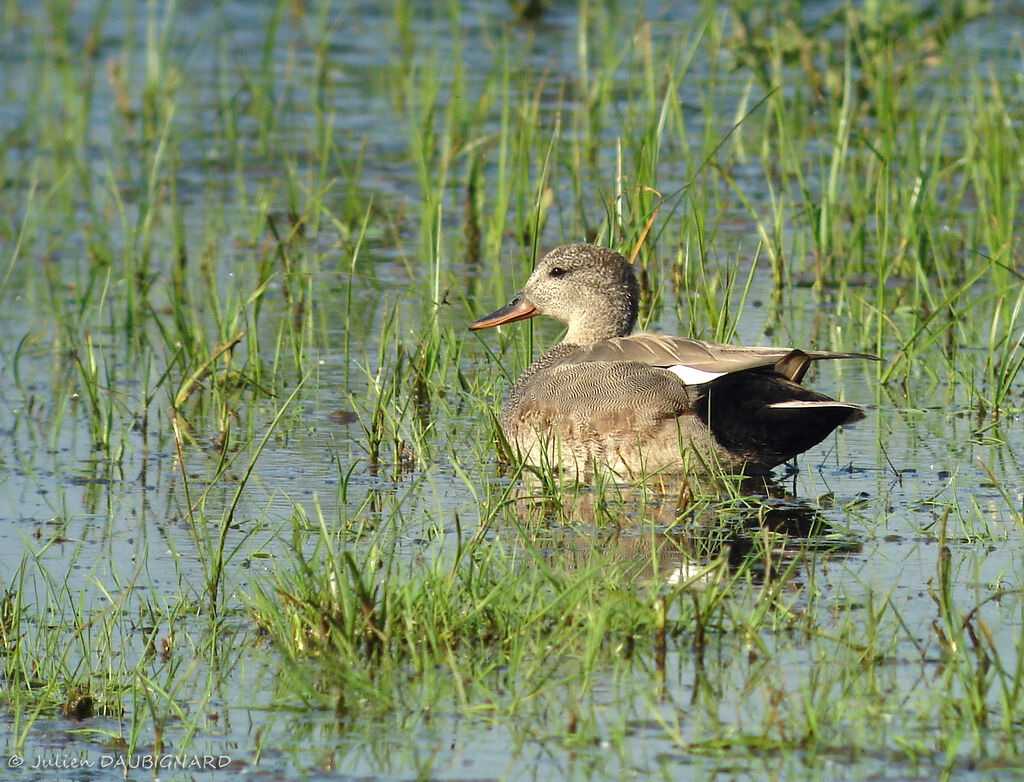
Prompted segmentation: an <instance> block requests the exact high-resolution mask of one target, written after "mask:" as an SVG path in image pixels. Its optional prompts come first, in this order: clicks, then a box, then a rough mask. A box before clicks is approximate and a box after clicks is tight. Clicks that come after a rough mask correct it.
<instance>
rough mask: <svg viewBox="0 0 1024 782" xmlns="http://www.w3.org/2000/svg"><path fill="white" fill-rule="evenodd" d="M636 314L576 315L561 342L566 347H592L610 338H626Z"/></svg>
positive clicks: (599, 312) (597, 313) (596, 312)
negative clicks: (610, 315)
mask: <svg viewBox="0 0 1024 782" xmlns="http://www.w3.org/2000/svg"><path fill="white" fill-rule="evenodd" d="M635 321H636V314H635V313H631V312H628V311H627V312H622V313H614V314H613V316H612V317H609V313H608V312H601V311H595V312H588V313H583V314H581V315H578V316H577V317H575V318H573V319H572V322H570V323H569V330H568V331H567V332H565V336H564V337H563V338H562V342H563V343H564V344H567V345H593V344H594V343H595V342H601V341H602V340H605V339H611V338H612V337H626V336H629V334H631V333H632V331H633V324H634V322H635Z"/></svg>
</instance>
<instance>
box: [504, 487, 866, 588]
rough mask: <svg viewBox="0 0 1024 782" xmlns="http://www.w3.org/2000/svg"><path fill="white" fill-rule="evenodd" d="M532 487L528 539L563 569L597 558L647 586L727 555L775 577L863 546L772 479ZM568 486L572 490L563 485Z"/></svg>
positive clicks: (525, 525) (522, 513) (523, 514)
mask: <svg viewBox="0 0 1024 782" xmlns="http://www.w3.org/2000/svg"><path fill="white" fill-rule="evenodd" d="M551 488H552V487H551V486H542V485H541V484H539V483H533V484H532V485H531V484H530V483H528V482H526V483H524V485H523V486H522V488H521V490H520V492H519V494H518V496H517V497H516V499H515V509H516V517H517V519H518V522H519V524H520V525H521V528H522V531H523V533H524V534H527V535H529V536H530V537H531V538H532V541H533V543H534V545H537V546H538V547H539V548H540V549H541V551H542V552H543V553H544V554H545V556H546V557H547V558H548V559H549V561H551V562H552V564H556V563H558V562H560V563H561V564H562V566H568V567H570V568H574V569H575V568H579V567H585V566H590V565H593V564H596V561H597V560H596V558H601V560H602V561H605V562H608V563H609V564H616V565H623V566H626V567H627V570H628V571H629V572H630V573H631V574H632V575H633V577H634V578H635V580H637V581H638V582H650V581H652V580H654V581H664V582H667V583H677V582H679V581H681V580H685V579H686V578H687V577H688V574H691V573H696V572H699V571H700V570H701V569H702V568H703V567H704V566H705V565H706V564H707V563H709V562H712V561H714V560H717V559H719V558H724V559H725V561H726V563H727V565H728V567H729V569H731V570H736V569H738V568H740V567H741V566H748V567H749V568H750V571H751V573H752V574H753V576H754V578H755V579H757V580H762V579H770V578H771V577H772V575H773V574H776V573H779V572H781V571H782V570H784V569H785V568H786V567H787V566H788V565H789V564H790V563H792V562H793V561H794V560H795V559H796V558H798V557H807V556H808V555H813V556H829V557H835V556H843V555H849V554H854V553H857V552H859V551H860V549H861V544H860V541H859V540H858V539H857V538H855V537H854V536H853V535H852V534H851V533H850V532H849V531H848V530H845V529H842V528H840V527H837V526H836V525H835V524H833V523H830V522H829V521H828V520H827V519H826V518H825V517H824V515H823V514H822V512H821V508H820V507H819V506H818V504H817V503H814V502H811V501H808V500H806V499H801V498H797V497H794V496H793V495H792V494H790V493H789V492H788V491H787V490H786V489H785V487H783V485H782V484H781V483H779V482H778V481H775V480H774V479H772V478H771V477H770V476H769V477H758V478H746V479H743V480H742V481H738V482H731V483H730V484H729V485H728V486H726V487H724V490H723V487H721V486H717V485H714V484H709V483H707V482H702V483H701V484H700V485H695V484H694V482H693V481H689V482H686V483H676V484H674V485H664V484H662V485H660V486H658V487H657V488H655V489H652V488H651V487H645V486H633V485H630V486H621V485H609V486H605V487H603V488H598V489H594V488H590V487H584V488H581V487H571V488H569V489H568V490H567V491H558V492H552V491H551ZM562 488H564V487H562Z"/></svg>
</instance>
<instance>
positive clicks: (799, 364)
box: [562, 334, 877, 385]
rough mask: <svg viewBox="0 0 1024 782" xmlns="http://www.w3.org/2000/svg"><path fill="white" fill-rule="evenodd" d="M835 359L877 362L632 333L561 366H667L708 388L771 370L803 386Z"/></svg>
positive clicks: (816, 352) (578, 350) (571, 357)
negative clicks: (810, 371) (811, 372)
mask: <svg viewBox="0 0 1024 782" xmlns="http://www.w3.org/2000/svg"><path fill="white" fill-rule="evenodd" d="M833 358H863V359H872V360H877V357H876V356H872V355H869V354H867V353H835V352H830V351H823V350H799V349H796V348H785V347H745V346H742V345H724V344H721V343H717V342H705V341H703V340H699V339H685V338H683V337H666V336H662V335H659V334H633V335H632V336H629V337H615V338H612V339H606V340H602V341H601V342H597V343H595V344H593V345H588V346H586V347H578V348H576V349H575V350H574V351H573V352H572V353H571V354H570V355H568V356H566V358H565V361H564V362H562V363H567V364H568V363H582V362H591V361H612V362H616V361H636V362H640V363H643V364H650V365H652V366H657V367H663V368H665V369H668V370H669V371H670V372H672V373H673V374H675V375H677V376H678V377H679V378H680V379H681V380H682V381H683V382H684V383H686V384H687V385H696V384H699V383H708V382H710V381H712V380H714V379H715V378H718V377H722V376H723V375H728V374H732V373H733V372H743V371H747V370H751V369H761V368H772V369H773V370H774V371H775V372H777V373H778V374H780V375H782V376H783V377H785V378H787V379H789V380H792V381H793V382H796V383H799V382H800V380H801V379H802V378H803V376H804V373H805V372H806V371H807V368H808V367H809V366H810V364H811V362H812V361H816V360H818V359H833Z"/></svg>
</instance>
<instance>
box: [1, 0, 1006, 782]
mask: <svg viewBox="0 0 1024 782" xmlns="http://www.w3.org/2000/svg"><path fill="white" fill-rule="evenodd" d="M530 5H531V9H530V10H529V11H526V10H525V9H520V11H519V12H513V11H512V10H510V9H509V8H508V7H507V6H506V5H503V4H500V3H498V4H495V5H494V6H493V7H491V6H488V7H487V10H486V11H481V9H480V8H478V7H476V6H474V7H472V8H471V7H466V6H463V5H460V4H457V3H455V4H452V3H449V4H442V5H439V6H437V7H435V8H432V9H431V11H430V12H429V13H428V12H427V11H425V10H424V9H423V8H421V7H420V6H418V5H416V4H412V3H404V2H399V3H396V4H394V6H393V7H392V8H390V10H388V11H386V12H384V11H369V10H366V9H363V10H362V11H360V12H359V13H357V9H355V8H345V9H341V10H338V9H334V8H332V7H331V6H330V4H321V5H320V6H318V7H317V8H316V9H309V8H305V7H303V6H301V4H298V5H297V4H294V3H287V2H280V3H277V4H273V5H272V6H269V7H262V6H251V7H249V6H247V7H246V9H245V13H244V14H242V15H241V16H239V15H238V13H239V11H238V8H236V7H235V6H232V5H231V4H223V5H216V4H215V5H213V6H212V7H209V8H205V7H204V8H203V9H200V8H199V7H192V6H182V5H179V4H176V3H173V2H172V3H167V4H164V5H161V6H155V5H152V6H145V7H144V8H143V7H141V6H138V5H136V4H132V3H118V2H112V3H97V4H95V5H94V4H90V3H79V4H75V5H74V6H73V7H72V6H69V5H68V4H65V3H60V2H51V3H43V4H42V5H41V6H40V8H39V9H38V10H32V9H28V8H23V7H20V6H18V5H17V4H6V5H5V6H4V8H3V11H2V13H0V42H2V43H3V44H4V45H5V46H8V47H10V51H11V52H12V53H11V54H10V55H5V58H4V59H3V63H2V64H0V73H2V74H3V77H2V78H0V85H2V86H0V90H2V91H3V108H0V153H2V154H0V182H2V183H3V185H2V187H0V252H2V253H3V258H2V259H0V268H2V270H3V271H2V274H0V298H2V300H3V301H4V305H5V306H4V310H3V312H4V315H3V317H4V319H5V331H4V334H5V336H3V337H2V338H0V359H2V362H3V363H2V368H0V372H2V377H3V378H4V381H5V384H4V387H3V389H2V394H0V402H2V409H0V416H2V417H3V424H2V429H3V431H4V433H5V443H7V444H6V445H5V446H4V448H5V450H4V451H3V453H2V454H0V459H2V461H0V468H2V482H0V489H6V490H8V491H9V492H10V495H9V496H10V497H12V498H14V500H12V502H14V501H15V500H16V501H17V502H18V503H20V504H19V507H18V510H17V511H12V512H11V513H10V514H9V516H10V518H9V519H8V521H9V522H10V527H11V530H12V531H10V532H8V533H7V534H6V535H5V536H4V540H5V542H6V543H9V544H10V545H5V548H6V549H9V551H10V552H11V553H8V552H6V551H5V552H4V554H3V555H2V559H0V562H2V564H3V567H2V568H0V589H2V590H3V591H2V595H0V670H2V675H3V679H4V687H3V691H2V694H0V705H2V707H3V709H4V712H3V713H4V714H5V718H4V719H3V721H2V725H3V727H0V736H2V737H3V741H4V743H5V748H6V749H9V750H10V751H24V750H25V749H26V748H28V747H31V746H32V745H33V743H34V742H36V741H41V740H42V739H41V738H40V737H41V736H43V735H44V734H45V732H46V730H48V729H49V728H48V727H47V726H49V725H50V724H51V723H54V722H56V723H57V724H58V725H60V726H61V727H60V728H59V730H60V731H61V732H62V734H63V736H64V738H65V740H66V742H67V744H68V746H73V747H77V748H78V749H79V750H82V747H83V745H84V747H85V751H88V750H90V749H91V750H94V751H95V750H96V749H97V748H100V747H107V748H110V747H113V748H115V749H116V750H118V751H124V752H128V753H134V752H138V751H140V750H147V751H152V752H155V753H158V754H159V753H161V752H164V751H166V750H167V749H169V748H173V749H174V750H175V751H184V750H185V749H189V748H196V749H197V751H198V750H200V749H201V750H204V751H205V750H207V749H209V748H210V747H214V746H218V745H226V746H238V745H239V744H240V743H241V745H244V746H245V747H247V748H251V749H250V756H249V760H251V762H253V763H260V764H268V765H273V766H274V767H275V768H277V767H280V769H286V771H287V772H290V771H291V770H292V769H291V768H290V765H296V766H299V767H300V768H303V769H304V768H313V767H314V766H320V767H323V762H319V761H314V760H310V755H311V754H312V755H318V754H320V753H321V752H323V753H325V754H336V755H337V757H336V758H335V759H334V760H332V761H331V762H332V763H335V761H336V762H337V767H339V768H346V769H348V770H350V771H352V773H357V774H361V775H364V776H373V775H375V774H383V773H401V774H405V773H406V772H407V771H408V770H409V769H413V770H414V771H415V773H417V774H419V775H421V776H429V775H431V773H432V769H436V768H438V767H439V766H441V765H443V764H444V763H446V762H448V760H447V759H448V758H450V757H451V755H452V752H453V750H450V749H443V748H442V746H447V745H448V744H449V743H450V742H449V740H448V738H445V739H444V742H439V741H437V740H435V739H436V736H437V734H438V733H439V732H440V733H444V732H445V731H447V732H448V733H450V734H451V735H454V736H457V737H458V739H457V741H456V743H458V744H459V745H460V747H470V748H473V747H474V746H475V747H479V746H480V745H481V743H483V744H486V742H487V738H486V737H487V736H488V735H494V736H498V739H497V740H496V741H495V743H494V744H493V745H491V744H486V746H487V747H488V749H487V751H488V752H496V750H495V749H494V748H495V747H496V746H500V747H501V753H500V758H501V760H500V761H497V762H500V763H507V764H508V765H507V768H500V769H496V768H490V767H489V768H487V769H484V770H483V771H482V772H481V775H490V776H496V775H498V774H501V773H507V774H508V775H509V776H526V775H531V776H541V777H544V776H547V777H558V778H565V777H568V776H579V777H597V778H600V777H604V776H615V775H616V774H618V773H619V772H621V773H623V774H625V773H627V771H628V773H635V771H636V769H637V768H640V769H642V770H643V772H644V773H651V774H655V773H661V774H663V775H665V776H673V775H674V774H675V772H677V771H678V770H679V769H680V768H681V767H684V766H685V767H687V768H688V769H690V770H692V769H693V767H694V766H696V767H698V768H699V769H701V770H704V771H706V772H707V773H708V774H709V775H713V774H716V773H719V772H720V771H721V770H722V769H723V768H727V771H726V772H722V773H729V774H734V773H736V769H742V770H743V773H751V774H756V773H758V772H759V771H766V772H770V773H772V774H774V775H778V774H780V773H782V774H790V775H802V776H814V775H815V773H816V772H815V770H814V769H815V768H817V764H818V760H820V759H821V758H823V757H828V758H830V759H832V761H833V762H839V763H842V764H844V765H848V766H849V767H851V768H852V769H853V770H852V771H851V773H854V774H858V773H861V771H863V773H864V774H870V773H872V771H873V770H876V769H878V768H879V767H880V766H883V765H884V766H886V767H889V766H891V765H893V764H895V765H896V766H897V767H899V768H900V769H902V770H905V771H906V772H907V774H909V775H912V774H914V773H923V774H925V775H929V774H933V773H935V774H947V775H953V774H955V773H957V772H958V771H962V770H964V769H966V768H969V767H978V766H986V765H987V766H991V767H999V766H1004V765H1005V766H1014V765H1017V764H1019V763H1020V761H1021V747H1020V746H1019V740H1018V739H1017V737H1016V732H1017V729H1019V726H1020V724H1021V721H1022V720H1024V714H1022V713H1021V705H1020V704H1021V698H1020V695H1021V691H1022V688H1024V649H1022V644H1024V638H1021V637H1020V632H1019V628H1020V626H1021V624H1022V621H1024V615H1022V612H1024V600H1022V592H1021V583H1020V572H1019V570H1020V567H1019V565H1020V563H1019V561H1018V560H1019V558H1018V557H1017V556H1016V553H1015V552H1016V549H1017V548H1019V546H1018V544H1019V542H1020V538H1021V535H1022V534H1024V527H1022V522H1021V518H1022V513H1024V503H1022V501H1021V497H1020V492H1019V489H1018V487H1017V482H1018V481H1017V478H1018V477H1019V472H1020V470H1019V466H1020V465H1019V464H1018V463H1017V461H1016V456H1015V454H1014V453H1013V447H1014V446H1019V445H1020V437H1019V434H1018V433H1017V431H1016V430H1017V428H1019V427H1017V426H1016V425H1017V423H1018V421H1017V419H1018V417H1019V414H1020V411H1021V405H1022V402H1021V393H1020V390H1019V385H1020V383H1019V380H1020V376H1021V368H1022V366H1024V351H1022V338H1024V322H1022V321H1024V318H1022V315H1021V312H1022V304H1024V294H1022V293H1021V292H1020V291H1021V285H1020V276H1021V258H1020V246H1019V240H1018V233H1019V225H1020V210H1019V208H1018V201H1019V198H1020V194H1021V179H1020V172H1021V170H1022V169H1021V166H1020V165H1019V157H1020V151H1021V149H1022V140H1021V137H1020V123H1018V122H1017V121H1016V120H1017V118H1018V117H1019V115H1020V112H1021V101H1020V94H1019V92H1020V90H1019V86H1020V85H1019V83H1018V82H1019V79H1018V78H1017V76H1016V75H1015V74H1013V73H1011V74H1010V75H1007V70H1006V68H1007V66H1006V65H1005V63H1004V62H1003V61H998V62H989V61H988V60H987V59H986V58H987V57H988V56H989V55H988V54H987V53H986V52H987V51H988V50H987V49H986V50H983V49H981V48H980V47H976V46H974V45H972V44H971V42H970V38H969V37H968V36H967V35H966V32H967V31H970V30H972V29H979V28H978V27H976V25H978V22H977V21H976V20H978V19H981V20H982V23H987V22H985V21H984V20H985V19H986V16H985V15H986V14H987V13H989V12H990V10H989V6H988V5H987V4H985V3H975V2H967V1H966V0H965V1H964V2H951V3H945V4H940V5H934V4H933V5H928V6H923V5H922V6H918V5H913V4H898V5H894V6H893V7H892V8H888V7H887V6H886V7H885V8H883V7H882V6H878V5H877V4H864V5H857V4H848V5H843V6H842V7H841V8H840V7H839V6H838V5H837V6H836V7H835V8H834V9H832V10H830V11H829V12H827V13H824V14H823V15H820V16H816V17H815V19H813V20H811V19H805V18H804V15H803V14H804V11H805V9H804V7H803V5H802V4H799V3H792V4H784V5H783V6H779V7H778V8H777V9H776V10H772V11H766V10H763V9H762V8H761V7H760V6H756V7H755V5H754V4H749V3H744V2H732V3H729V4H726V5H725V6H721V7H720V6H719V5H718V4H714V3H702V4H700V5H699V7H698V8H695V9H694V10H693V12H692V14H689V15H688V12H679V11H677V10H675V9H673V8H661V7H660V6H652V7H651V8H635V9H634V8H631V9H624V8H621V7H618V6H616V5H614V4H592V3H588V4H581V5H580V6H579V8H576V9H572V10H565V9H558V8H555V7H551V8H548V7H546V6H545V4H542V3H540V4H530ZM485 6H486V4H485ZM204 14H208V16H207V15H204ZM530 20H533V21H530ZM972 25H975V26H974V27H972ZM223 30H227V31H228V32H217V31H223ZM996 32H998V31H996ZM996 32H990V33H987V34H992V35H995V34H996ZM1000 40H1001V39H1000ZM254 42H255V43H254ZM1014 46H1016V47H1017V48H1016V53H1017V54H1019V42H1016V43H1015V44H1014ZM577 239H588V240H594V241H599V242H603V243H606V244H610V245H614V246H616V247H618V248H619V249H622V250H624V251H626V252H633V251H634V250H636V252H637V259H638V260H637V263H638V264H639V268H640V270H641V276H642V280H643V287H644V292H645V296H644V310H643V319H644V323H647V324H649V325H650V327H651V328H655V327H657V328H661V329H665V330H675V331H677V332H679V333H684V334H695V335H700V336H704V337H707V338H711V339H719V340H727V341H731V340H737V341H739V340H742V341H751V342H766V341H772V342H777V343H795V344H798V345H806V346H813V347H821V348H834V349H842V350H865V351H870V352H874V353H879V354H881V355H883V356H884V357H885V362H884V363H881V364H879V365H878V366H877V368H875V367H869V368H867V369H865V370H843V369H836V370H834V371H835V372H837V373H838V372H850V375H843V376H840V377H839V381H840V382H839V385H841V386H845V388H844V389H843V390H844V392H845V393H846V395H847V397H848V398H850V399H851V401H857V402H866V403H874V405H875V406H876V410H875V411H873V417H874V419H875V421H874V424H873V425H874V426H875V429H874V430H872V429H871V428H870V425H869V422H864V423H863V424H861V425H860V426H859V427H858V428H857V429H855V430H853V431H852V432H850V433H845V432H843V433H840V434H839V435H837V437H836V438H835V439H834V441H833V442H832V444H831V445H829V446H825V447H824V448H825V449H827V450H822V451H821V454H824V456H821V454H818V455H817V456H815V455H809V456H808V459H807V460H805V461H804V462H803V464H802V467H803V470H802V471H801V472H794V473H792V474H788V473H787V474H786V475H785V476H784V477H783V480H784V482H785V485H784V486H780V485H778V484H773V485H769V486H768V487H765V486H764V485H762V486H760V487H759V488H758V489H757V490H756V491H755V490H752V489H751V488H750V487H749V486H748V485H742V484H731V483H725V484H722V483H717V484H714V485H713V486H712V487H710V488H709V487H708V486H698V485H696V484H693V485H687V486H676V487H667V486H648V487H640V488H634V487H623V486H617V485H615V484H613V483H608V482H605V483H602V482H601V481H597V485H595V486H592V487H581V486H576V485H573V484H569V483H567V482H565V481H563V480H562V479H561V478H560V477H559V476H557V475H553V474H551V472H550V471H543V470H541V471H540V474H539V475H537V476H532V475H531V474H530V471H524V470H522V469H521V468H519V467H517V466H516V465H514V464H510V463H508V462H507V461H506V460H503V459H501V458H496V456H497V455H498V453H499V451H500V450H501V440H500V432H499V431H498V427H497V424H496V419H495V411H496V410H497V408H498V404H499V403H500V399H501V397H502V395H503V394H504V393H505V390H506V388H507V384H508V382H509V381H510V379H511V378H513V377H514V376H515V375H516V374H517V373H518V372H519V371H520V370H521V368H522V367H523V366H525V365H526V364H527V363H528V362H529V360H530V356H531V355H532V353H533V351H534V339H533V338H534V337H536V344H537V345H538V346H540V345H547V344H549V343H550V342H551V341H553V340H554V339H555V338H556V337H557V332H556V331H555V330H554V329H553V328H552V327H551V326H550V325H546V324H539V325H537V326H536V327H535V328H533V329H521V330H517V331H515V332H514V333H513V332H507V333H499V334H497V335H490V336H488V337H487V339H486V340H480V339H478V338H476V337H472V338H471V337H469V336H468V335H466V334H465V333H464V331H463V327H464V325H465V323H466V322H468V321H469V320H471V319H472V316H473V314H479V313H480V312H481V311H483V310H486V309H487V308H488V307H489V306H491V305H493V304H494V303H495V302H497V301H500V300H504V299H507V298H508V295H509V294H510V293H511V291H512V290H514V289H515V288H516V287H517V285H518V284H520V283H521V282H522V280H523V279H525V277H526V275H527V274H528V273H529V270H530V266H531V264H532V262H533V259H534V258H535V257H536V256H537V255H538V253H540V252H542V251H543V249H545V248H546V247H548V246H551V245H554V244H558V243H562V242H563V241H570V240H577ZM8 313H9V314H8ZM872 369H874V370H875V374H872V375H871V376H870V377H869V376H868V375H867V374H864V373H871V372H872ZM821 380H822V381H824V382H825V383H829V382H836V376H835V375H826V374H824V372H823V377H822V378H821ZM872 388H875V389H877V390H876V391H875V392H874V396H872V391H871V390H870V389H872ZM8 436H9V437H8ZM858 437H859V438H861V439H854V438H858ZM8 439H9V442H7V441H8ZM897 443H898V444H899V446H897V445H896V444H897ZM890 446H892V447H891V448H890ZM897 447H899V449H900V450H899V452H898V453H897ZM307 473H308V474H307ZM310 475H311V476H313V477H309V476H310ZM534 478H536V480H535V479H534ZM14 484H23V485H24V486H25V487H26V488H24V489H22V490H21V491H20V492H19V491H18V490H16V489H14V488H12V487H13V486H14ZM801 494H802V495H803V497H804V499H795V498H794V496H793V495H797V496H800V495H801ZM14 530H16V531H14ZM254 644H255V645H257V646H258V648H259V650H260V651H259V659H258V660H257V661H256V662H251V661H249V660H248V658H249V657H250V656H251V653H252V652H251V649H252V647H253V645H254ZM310 713H312V714H313V715H314V717H313V720H314V722H316V724H318V725H320V724H322V725H327V724H331V725H332V726H333V727H332V728H331V730H332V731H333V732H332V733H330V734H329V735H326V733H327V728H324V732H323V733H321V732H317V730H316V729H315V728H310V727H309V726H308V725H304V726H302V727H301V730H299V731H298V732H296V727H297V726H296V725H295V724H292V722H291V720H292V717H291V715H292V714H299V715H301V719H300V720H297V722H301V723H309V722H310V718H309V715H310ZM232 717H234V719H233V720H232V719H231V718H232ZM254 722H259V725H258V726H257V727H255V728H254V727H251V726H252V724H253V723H254ZM239 725H244V726H245V727H239ZM438 725H441V726H442V727H440V728H439V727H437V726H438ZM282 726H283V727H282ZM44 728H45V730H44ZM395 728H401V731H400V733H401V735H411V739H410V740H408V741H406V742H405V745H404V746H402V747H401V748H400V749H396V747H395V745H394V743H390V741H389V740H388V739H387V738H386V737H387V736H388V735H394V734H395V733H396V731H395V730H393V729H395ZM477 728H480V730H479V731H477ZM302 731H309V732H308V733H303V732H302ZM489 732H493V733H489ZM296 736H299V738H296ZM76 742H83V744H76ZM538 747H539V748H540V749H539V750H538V749H537V748H538ZM609 750H610V754H611V755H612V756H614V758H615V759H616V761H615V762H616V763H617V764H618V766H617V767H609V766H607V756H608V755H609ZM460 751H461V750H460ZM284 757H288V758H290V759H289V760H284V759H282V758H284ZM880 758H881V760H879V759H880ZM837 759H838V760H837ZM577 760H578V765H577V764H576V763H577ZM567 765H571V766H572V769H571V770H569V771H568V772H566V766H567ZM563 772H566V773H563ZM282 773H284V772H282Z"/></svg>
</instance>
